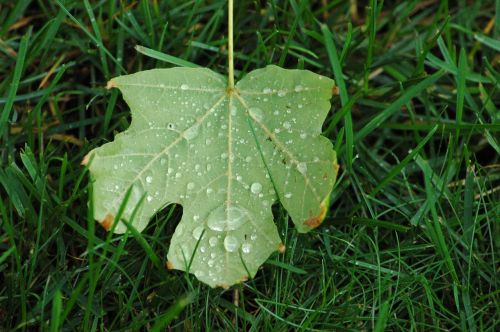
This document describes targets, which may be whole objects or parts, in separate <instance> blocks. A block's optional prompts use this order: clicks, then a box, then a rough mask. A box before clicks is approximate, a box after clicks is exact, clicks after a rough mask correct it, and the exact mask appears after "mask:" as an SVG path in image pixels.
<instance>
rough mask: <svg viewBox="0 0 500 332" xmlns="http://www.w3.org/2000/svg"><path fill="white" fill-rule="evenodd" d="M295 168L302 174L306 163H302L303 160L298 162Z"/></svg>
mask: <svg viewBox="0 0 500 332" xmlns="http://www.w3.org/2000/svg"><path fill="white" fill-rule="evenodd" d="M297 170H298V171H299V172H300V173H302V174H306V172H307V164H306V163H304V162H300V163H298V164H297Z"/></svg>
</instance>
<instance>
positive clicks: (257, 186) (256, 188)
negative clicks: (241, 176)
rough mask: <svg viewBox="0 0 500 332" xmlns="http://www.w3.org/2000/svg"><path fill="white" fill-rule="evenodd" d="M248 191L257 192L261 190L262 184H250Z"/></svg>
mask: <svg viewBox="0 0 500 332" xmlns="http://www.w3.org/2000/svg"><path fill="white" fill-rule="evenodd" d="M250 191H251V192H252V193H254V194H258V193H260V192H261V191H262V185H261V184H260V183H258V182H254V183H252V186H250Z"/></svg>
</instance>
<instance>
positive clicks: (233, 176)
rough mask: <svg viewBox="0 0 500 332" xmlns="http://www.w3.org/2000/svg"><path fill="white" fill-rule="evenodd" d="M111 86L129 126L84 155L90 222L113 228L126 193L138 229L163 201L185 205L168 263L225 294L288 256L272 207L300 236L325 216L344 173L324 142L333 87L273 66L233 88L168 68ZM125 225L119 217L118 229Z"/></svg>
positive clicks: (217, 78) (197, 72)
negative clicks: (126, 109) (278, 254)
mask: <svg viewBox="0 0 500 332" xmlns="http://www.w3.org/2000/svg"><path fill="white" fill-rule="evenodd" d="M109 87H116V88H119V89H120V90H121V92H122V94H123V97H124V99H125V101H126V102H127V104H128V105H129V106H130V109H131V112H132V122H131V125H130V128H129V129H127V130H126V131H125V132H123V133H120V134H118V135H116V137H115V139H114V141H113V142H111V143H107V144H105V145H103V146H101V147H99V148H97V149H94V150H92V151H91V152H90V153H89V155H88V156H87V157H86V161H88V160H89V158H91V159H92V162H91V163H90V164H89V170H90V173H91V176H92V179H93V180H94V184H93V194H94V200H93V202H94V206H93V208H94V217H95V218H96V219H97V220H98V221H100V223H101V224H102V225H103V226H104V227H105V228H106V229H110V228H111V226H112V225H113V223H115V222H116V221H115V217H114V216H116V214H117V211H118V209H119V207H120V205H121V204H122V202H123V199H124V196H125V193H126V192H127V190H130V196H129V199H128V201H127V203H126V205H125V208H124V213H123V215H122V218H123V219H125V220H126V221H128V222H130V223H131V225H133V227H135V228H136V229H137V230H138V231H141V230H143V229H144V228H145V227H146V225H147V224H148V222H149V220H150V218H151V217H152V216H153V215H154V214H155V213H156V212H158V211H159V210H161V209H162V208H164V207H165V206H166V205H168V204H172V203H176V204H180V205H182V206H183V216H182V220H181V221H180V223H179V224H178V226H177V228H176V230H175V233H174V235H173V238H172V241H171V244H170V248H169V252H168V267H169V268H174V269H180V270H188V269H189V272H191V273H194V274H195V275H196V277H197V278H198V279H199V280H201V281H203V282H205V283H207V284H208V285H210V286H212V287H214V286H222V287H228V286H230V285H232V284H234V283H237V282H241V281H244V280H246V279H247V278H249V277H253V276H254V275H255V273H256V272H257V269H258V268H259V266H260V265H261V264H263V263H264V261H265V260H266V259H267V258H268V257H269V255H270V254H271V253H273V252H274V251H276V250H278V249H280V250H283V249H284V246H283V244H281V240H280V237H279V234H278V232H277V227H276V225H275V224H274V222H273V214H272V210H271V207H272V205H273V203H275V202H277V201H279V202H280V203H281V204H282V205H283V207H284V208H285V209H286V210H287V211H288V214H289V215H290V217H291V218H292V221H293V222H294V223H295V225H296V228H297V230H298V231H299V232H307V231H309V230H311V229H312V228H315V227H317V226H318V225H319V224H320V223H321V221H322V220H323V218H324V216H325V214H326V211H327V208H328V206H327V205H328V197H329V194H330V192H331V190H332V188H333V185H334V182H335V178H336V175H337V168H338V166H337V163H336V154H335V151H334V150H333V149H332V144H331V142H330V141H329V140H328V139H327V138H325V137H323V136H321V126H322V124H323V122H324V120H325V117H326V115H327V113H328V111H329V109H330V102H329V100H330V98H331V95H332V88H333V87H334V82H333V80H331V79H329V78H326V77H323V76H320V75H317V74H314V73H312V72H310V71H307V70H286V69H282V68H279V67H276V66H268V67H266V68H264V69H258V70H255V71H253V72H251V73H249V74H248V75H247V76H246V77H244V78H243V79H242V80H241V81H240V82H238V83H237V84H236V86H235V88H233V89H231V88H227V79H226V78H225V77H223V76H221V75H219V74H217V73H214V72H213V71H211V70H209V69H205V68H170V69H154V70H148V71H142V72H138V73H136V74H132V75H126V76H120V77H117V78H114V79H112V80H111V81H110V82H109ZM139 202H140V204H138V203H139ZM134 209H136V211H135V215H134V218H133V220H130V218H131V216H132V212H133V211H134ZM126 230H127V227H126V225H125V224H124V223H123V222H122V221H118V224H116V225H115V228H114V231H115V232H117V233H123V232H125V231H126Z"/></svg>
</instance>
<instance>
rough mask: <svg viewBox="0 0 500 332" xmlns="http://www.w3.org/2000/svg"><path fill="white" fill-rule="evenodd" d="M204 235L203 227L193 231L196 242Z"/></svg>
mask: <svg viewBox="0 0 500 332" xmlns="http://www.w3.org/2000/svg"><path fill="white" fill-rule="evenodd" d="M202 233H203V226H198V227H196V228H195V229H193V237H194V238H195V239H196V240H199V239H200V238H201V234H202Z"/></svg>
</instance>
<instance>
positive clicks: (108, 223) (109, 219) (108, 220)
mask: <svg viewBox="0 0 500 332" xmlns="http://www.w3.org/2000/svg"><path fill="white" fill-rule="evenodd" d="M114 219H115V217H113V215H112V214H111V213H108V214H106V217H104V219H103V220H101V221H100V222H99V224H100V225H101V226H102V227H103V228H104V229H105V230H107V231H109V230H110V229H111V227H112V226H113V221H114Z"/></svg>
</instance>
